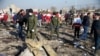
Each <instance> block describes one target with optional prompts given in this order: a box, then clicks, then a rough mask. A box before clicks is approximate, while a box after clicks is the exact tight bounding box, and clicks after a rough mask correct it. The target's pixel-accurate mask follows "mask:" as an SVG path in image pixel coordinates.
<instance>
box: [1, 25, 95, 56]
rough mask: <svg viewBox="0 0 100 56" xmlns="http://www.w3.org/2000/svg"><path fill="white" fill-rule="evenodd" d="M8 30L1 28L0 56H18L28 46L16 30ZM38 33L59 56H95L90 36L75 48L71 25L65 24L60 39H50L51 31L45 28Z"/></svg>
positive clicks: (60, 31)
mask: <svg viewBox="0 0 100 56" xmlns="http://www.w3.org/2000/svg"><path fill="white" fill-rule="evenodd" d="M8 28H9V27H7V28H5V27H3V26H1V28H0V55H1V56H18V55H19V54H20V53H21V52H22V51H23V50H24V49H25V48H26V45H25V43H24V41H22V40H21V39H20V38H18V37H17V32H16V31H17V30H16V29H14V28H12V29H8ZM38 33H40V34H41V35H42V36H43V37H44V38H45V39H47V40H48V41H49V43H48V45H50V46H51V47H52V48H53V49H54V51H55V52H56V53H57V54H58V56H95V55H94V50H93V49H92V48H91V47H92V46H93V45H94V41H93V39H94V38H93V37H90V36H89V37H88V39H87V40H86V41H78V43H79V45H78V46H77V47H75V45H74V36H73V30H72V28H71V26H70V25H67V26H66V25H65V24H63V25H62V26H61V27H60V29H59V33H60V37H59V38H57V37H56V35H55V34H54V35H53V37H50V29H48V28H47V27H44V26H43V27H41V28H39V27H38ZM80 46H83V47H84V48H82V47H80Z"/></svg>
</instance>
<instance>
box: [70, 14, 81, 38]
mask: <svg viewBox="0 0 100 56" xmlns="http://www.w3.org/2000/svg"><path fill="white" fill-rule="evenodd" d="M81 25H82V20H81V18H80V16H79V15H77V14H76V15H75V18H74V20H73V25H72V27H73V28H74V37H75V39H76V38H79V33H80V27H81Z"/></svg>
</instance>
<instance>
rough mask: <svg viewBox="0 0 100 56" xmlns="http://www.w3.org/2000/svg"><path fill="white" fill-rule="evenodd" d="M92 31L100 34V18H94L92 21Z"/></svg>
mask: <svg viewBox="0 0 100 56" xmlns="http://www.w3.org/2000/svg"><path fill="white" fill-rule="evenodd" d="M91 33H94V34H96V35H99V36H100V20H94V21H93V23H92V28H91Z"/></svg>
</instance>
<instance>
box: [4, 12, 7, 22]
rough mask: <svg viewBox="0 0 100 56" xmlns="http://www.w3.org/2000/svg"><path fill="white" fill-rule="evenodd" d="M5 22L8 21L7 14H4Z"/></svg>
mask: <svg viewBox="0 0 100 56" xmlns="http://www.w3.org/2000/svg"><path fill="white" fill-rule="evenodd" d="M3 20H4V21H5V22H7V20H8V15H7V14H4V17H3Z"/></svg>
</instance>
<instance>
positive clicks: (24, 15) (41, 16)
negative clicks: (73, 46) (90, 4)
mask: <svg viewBox="0 0 100 56" xmlns="http://www.w3.org/2000/svg"><path fill="white" fill-rule="evenodd" d="M90 14H91V13H73V14H71V13H70V12H68V13H65V14H64V15H63V16H62V13H60V12H55V11H54V12H49V11H40V12H34V11H33V10H32V9H26V11H25V10H23V9H21V10H20V11H19V12H18V13H16V14H15V15H14V16H13V17H12V18H13V23H14V27H15V28H17V29H18V36H19V37H20V38H23V28H25V30H26V32H27V35H26V36H27V37H26V38H32V39H34V38H35V37H36V33H37V27H40V28H41V27H42V26H43V25H44V24H46V25H45V26H50V29H51V33H50V37H51V38H52V34H54V33H55V34H56V35H57V38H59V28H60V26H61V25H62V23H63V22H66V26H67V25H68V24H69V25H72V29H74V40H77V39H78V40H84V41H85V40H87V38H88V33H90V35H92V34H94V42H95V50H96V51H97V50H99V49H100V13H94V14H93V17H92V18H93V22H92V26H90V25H91V23H90V20H91V17H90ZM63 18H65V20H63ZM7 19H8V15H7V13H4V14H2V13H0V22H3V23H4V24H5V25H6V22H7ZM81 28H83V29H84V31H83V33H82V34H80V31H81ZM89 28H90V29H91V30H90V32H89ZM78 40H77V41H78Z"/></svg>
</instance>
